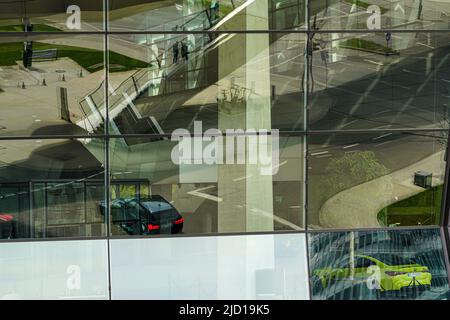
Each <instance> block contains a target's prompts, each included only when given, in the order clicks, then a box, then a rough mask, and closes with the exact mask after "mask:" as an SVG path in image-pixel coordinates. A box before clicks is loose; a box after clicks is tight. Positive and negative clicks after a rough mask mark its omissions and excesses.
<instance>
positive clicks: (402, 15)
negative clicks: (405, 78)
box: [309, 0, 450, 30]
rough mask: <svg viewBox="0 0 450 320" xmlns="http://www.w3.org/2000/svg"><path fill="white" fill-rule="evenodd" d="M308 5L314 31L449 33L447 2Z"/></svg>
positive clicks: (335, 0)
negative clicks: (391, 30) (437, 31)
mask: <svg viewBox="0 0 450 320" xmlns="http://www.w3.org/2000/svg"><path fill="white" fill-rule="evenodd" d="M309 4H310V10H311V15H310V17H311V20H310V23H311V28H312V29H321V30H324V29H326V30H349V29H359V30H368V29H369V30H374V29H400V30H424V29H425V30H426V29H430V30H440V29H445V30H449V29H450V9H449V6H448V3H446V2H445V1H433V0H418V1H417V0H403V1H401V2H398V1H397V2H390V1H378V0H364V1H361V0H331V1H330V0H310V1H309Z"/></svg>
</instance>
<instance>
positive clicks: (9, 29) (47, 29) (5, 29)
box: [0, 24, 62, 32]
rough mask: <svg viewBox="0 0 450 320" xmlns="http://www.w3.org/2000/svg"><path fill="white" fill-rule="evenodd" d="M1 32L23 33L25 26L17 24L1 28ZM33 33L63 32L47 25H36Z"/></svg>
mask: <svg viewBox="0 0 450 320" xmlns="http://www.w3.org/2000/svg"><path fill="white" fill-rule="evenodd" d="M0 31H1V32H22V31H24V30H23V25H22V24H15V25H9V26H0ZM33 32H62V30H61V29H58V28H55V27H52V26H48V25H46V24H34V25H33Z"/></svg>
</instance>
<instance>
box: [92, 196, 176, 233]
mask: <svg viewBox="0 0 450 320" xmlns="http://www.w3.org/2000/svg"><path fill="white" fill-rule="evenodd" d="M100 211H101V213H102V214H103V215H104V213H105V202H104V201H102V202H100ZM183 224H184V218H183V217H182V216H181V215H180V213H179V212H178V211H177V209H175V207H174V206H172V204H170V203H169V202H168V201H167V200H166V199H164V198H163V197H161V196H159V195H153V196H150V197H143V198H140V199H139V200H138V199H137V198H119V199H115V200H113V201H111V225H112V227H119V229H120V230H121V233H123V232H125V233H126V234H128V235H150V234H174V233H180V232H181V231H182V230H183ZM112 231H113V234H115V233H117V232H115V230H114V228H112Z"/></svg>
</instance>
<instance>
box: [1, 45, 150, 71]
mask: <svg viewBox="0 0 450 320" xmlns="http://www.w3.org/2000/svg"><path fill="white" fill-rule="evenodd" d="M33 49H34V50H44V49H58V57H59V58H62V57H68V58H70V59H72V60H73V61H75V62H76V63H78V64H79V65H80V66H82V67H83V68H85V69H86V70H88V71H89V72H95V71H99V70H101V69H103V52H102V51H99V50H94V49H86V48H80V47H72V46H65V45H55V44H47V43H40V42H35V43H34V44H33ZM22 50H23V43H21V42H14V43H3V44H0V65H1V66H11V65H15V64H16V61H20V60H22ZM109 62H110V64H111V65H114V67H113V68H110V71H111V72H118V71H127V70H134V69H136V68H145V67H148V66H149V64H148V63H146V62H144V61H140V60H136V59H132V58H129V57H127V56H124V55H121V54H119V53H116V52H110V54H109Z"/></svg>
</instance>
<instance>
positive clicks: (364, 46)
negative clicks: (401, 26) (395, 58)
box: [339, 38, 395, 53]
mask: <svg viewBox="0 0 450 320" xmlns="http://www.w3.org/2000/svg"><path fill="white" fill-rule="evenodd" d="M339 47H341V48H349V49H360V50H370V51H375V52H379V53H395V51H394V50H392V48H389V47H386V46H382V45H380V44H378V43H375V42H373V41H368V40H364V39H358V38H352V39H348V40H345V41H342V42H341V43H339Z"/></svg>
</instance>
